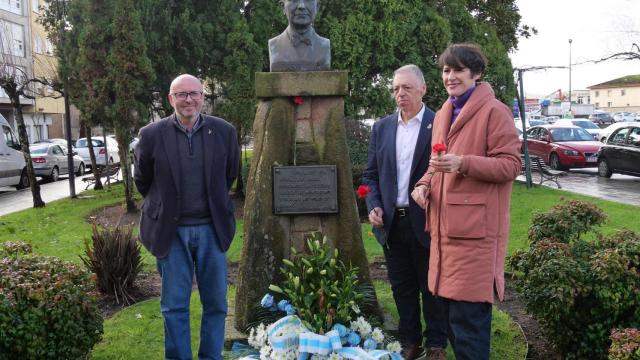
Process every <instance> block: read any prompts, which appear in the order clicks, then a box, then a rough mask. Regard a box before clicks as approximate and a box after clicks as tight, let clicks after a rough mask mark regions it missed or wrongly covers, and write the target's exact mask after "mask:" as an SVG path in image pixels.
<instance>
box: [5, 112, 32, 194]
mask: <svg viewBox="0 0 640 360" xmlns="http://www.w3.org/2000/svg"><path fill="white" fill-rule="evenodd" d="M25 165H26V164H25V161H24V156H23V154H22V151H21V150H20V142H19V141H18V138H17V137H16V136H15V134H14V133H13V129H12V128H11V126H10V125H9V122H8V121H7V120H6V119H5V118H4V117H3V116H2V115H0V186H15V187H16V188H17V189H22V188H25V187H27V186H29V177H28V176H27V169H26V167H25Z"/></svg>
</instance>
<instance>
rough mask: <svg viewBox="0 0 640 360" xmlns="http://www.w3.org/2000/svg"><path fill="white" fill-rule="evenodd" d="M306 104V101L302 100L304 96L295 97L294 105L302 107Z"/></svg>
mask: <svg viewBox="0 0 640 360" xmlns="http://www.w3.org/2000/svg"><path fill="white" fill-rule="evenodd" d="M303 102H304V99H303V98H302V96H294V97H293V103H294V104H297V105H300V104H302V103H303Z"/></svg>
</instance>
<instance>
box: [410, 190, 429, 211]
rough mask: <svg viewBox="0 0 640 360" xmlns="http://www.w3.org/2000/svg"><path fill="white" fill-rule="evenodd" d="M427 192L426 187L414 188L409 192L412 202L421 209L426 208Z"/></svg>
mask: <svg viewBox="0 0 640 360" xmlns="http://www.w3.org/2000/svg"><path fill="white" fill-rule="evenodd" d="M428 195H429V194H428V190H427V186H426V185H420V186H416V188H415V189H413V191H412V192H411V197H412V198H413V200H414V201H415V202H416V204H418V206H420V207H421V208H423V209H424V208H425V206H427V196H428Z"/></svg>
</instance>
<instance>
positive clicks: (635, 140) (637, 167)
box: [598, 124, 640, 177]
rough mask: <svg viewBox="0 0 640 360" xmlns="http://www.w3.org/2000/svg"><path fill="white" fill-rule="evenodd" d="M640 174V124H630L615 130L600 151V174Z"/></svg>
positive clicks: (607, 175)
mask: <svg viewBox="0 0 640 360" xmlns="http://www.w3.org/2000/svg"><path fill="white" fill-rule="evenodd" d="M613 173H618V174H626V175H634V176H640V125H638V124H635V125H631V124H630V125H629V126H625V127H622V128H620V129H618V130H616V131H614V132H613V133H612V134H611V136H609V138H607V142H606V143H605V144H604V145H603V146H602V147H601V148H600V152H598V175H600V176H604V177H611V174H613Z"/></svg>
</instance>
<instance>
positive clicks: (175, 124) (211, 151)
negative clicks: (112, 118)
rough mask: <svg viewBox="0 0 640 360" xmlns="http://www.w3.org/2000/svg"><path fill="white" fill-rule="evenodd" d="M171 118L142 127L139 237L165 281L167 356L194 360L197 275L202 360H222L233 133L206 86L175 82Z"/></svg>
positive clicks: (192, 80) (186, 79)
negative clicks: (213, 112) (208, 105)
mask: <svg viewBox="0 0 640 360" xmlns="http://www.w3.org/2000/svg"><path fill="white" fill-rule="evenodd" d="M169 102H170V103H171V106H172V107H173V108H174V110H175V112H174V114H173V115H171V116H169V117H166V118H164V119H162V120H160V121H158V122H154V123H151V124H149V125H147V126H145V127H143V128H142V129H141V130H140V135H139V137H140V142H139V143H138V145H137V146H136V150H135V164H136V167H135V172H134V179H135V183H136V186H137V187H138V190H139V191H140V193H141V194H142V196H144V204H143V205H142V213H141V216H140V240H141V241H142V243H143V244H144V246H145V247H146V248H147V249H148V250H149V251H150V252H151V253H152V254H153V255H154V256H155V257H156V259H157V267H158V271H159V272H160V276H161V278H162V291H161V297H160V309H161V312H162V315H163V317H164V325H165V326H164V332H165V339H164V342H165V358H166V359H191V358H192V357H193V354H192V352H191V336H190V325H189V301H190V298H191V289H192V281H193V275H194V273H195V276H196V280H197V283H198V290H199V293H200V301H201V302H202V308H203V310H202V323H201V327H200V348H199V351H198V358H199V359H219V360H222V346H223V341H224V322H225V317H226V314H227V301H226V293H227V263H226V257H225V252H226V251H227V250H228V249H229V246H230V244H231V240H232V239H233V236H234V233H235V219H234V215H233V213H234V208H233V203H232V202H231V199H230V198H229V189H230V188H231V184H232V183H233V181H234V179H235V178H236V176H237V174H238V161H239V156H240V147H239V146H238V142H237V137H236V130H235V128H234V127H233V126H232V125H231V124H229V123H227V122H226V121H224V120H223V119H220V118H217V117H213V116H206V115H202V114H201V113H200V111H201V110H202V105H203V103H204V94H203V87H202V83H201V82H200V80H199V79H197V78H196V77H194V76H192V75H188V74H184V75H180V76H178V77H177V78H176V79H175V80H173V82H172V83H171V88H170V94H169Z"/></svg>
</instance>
